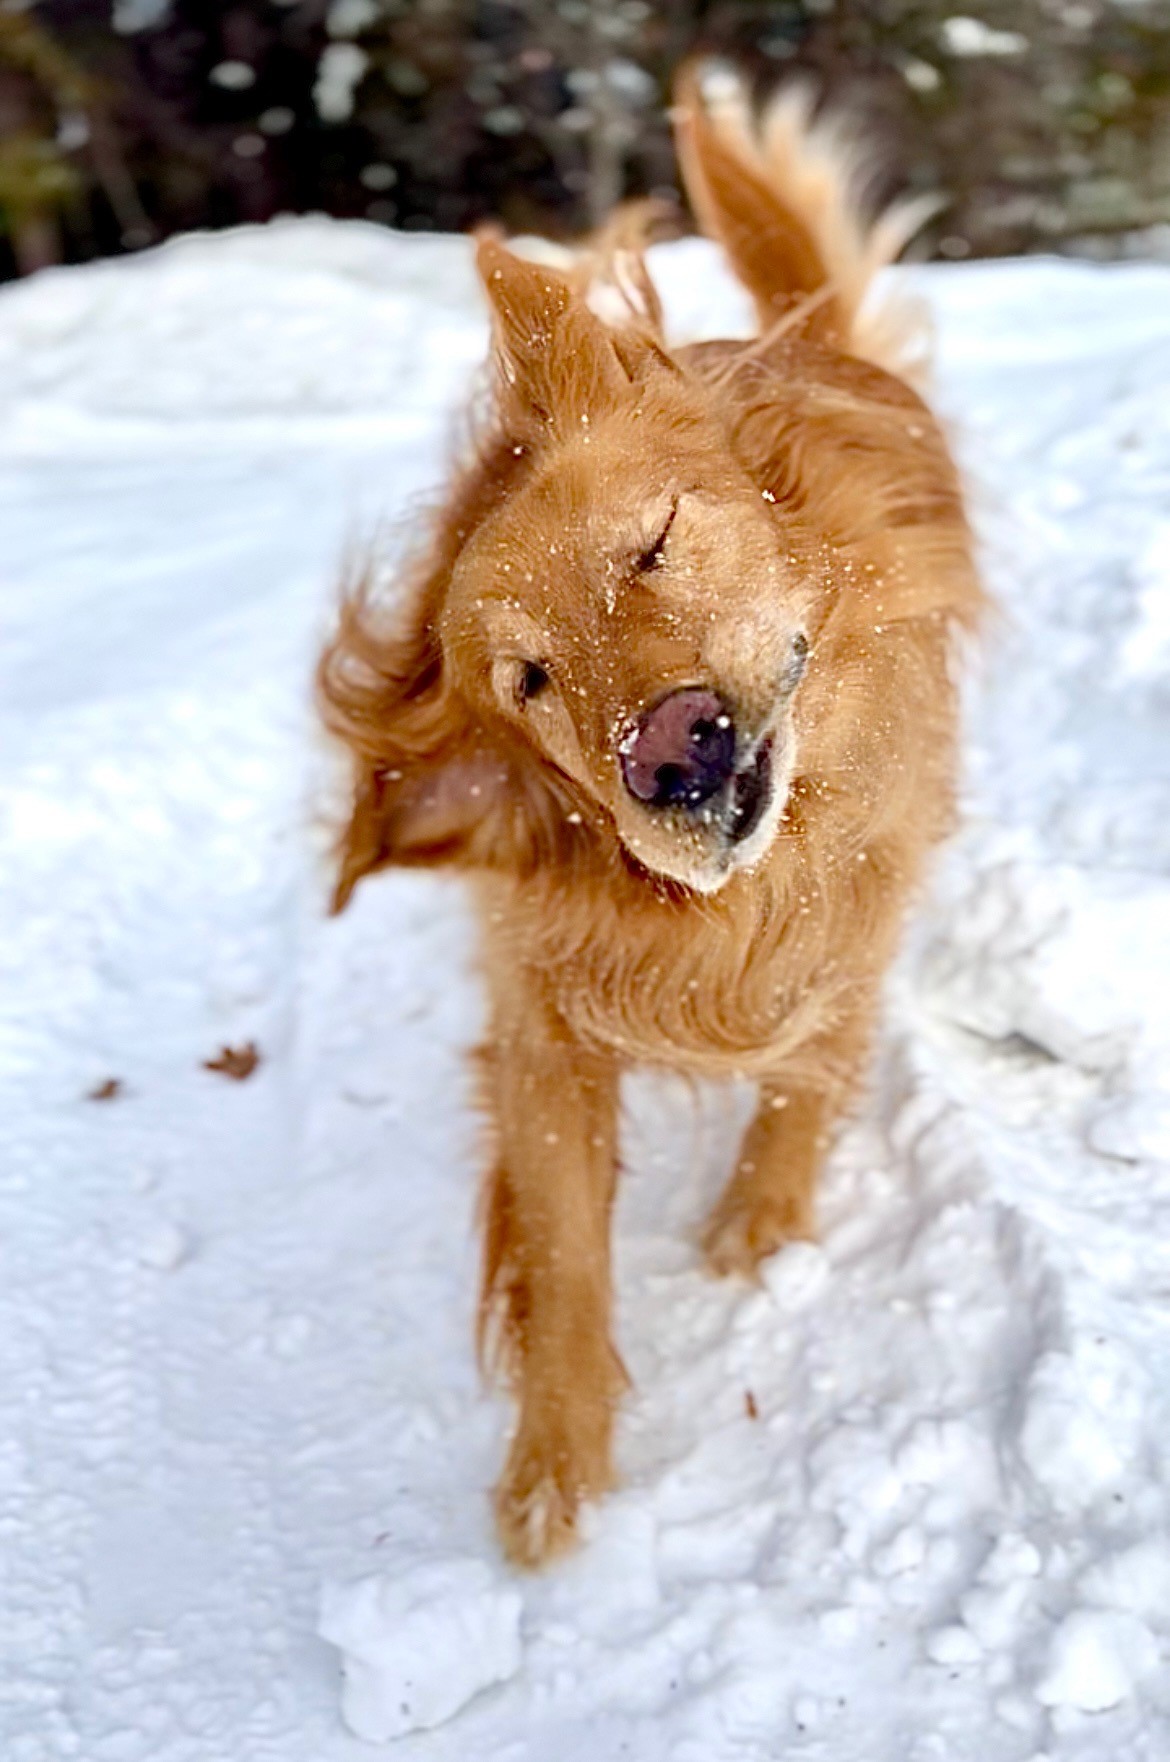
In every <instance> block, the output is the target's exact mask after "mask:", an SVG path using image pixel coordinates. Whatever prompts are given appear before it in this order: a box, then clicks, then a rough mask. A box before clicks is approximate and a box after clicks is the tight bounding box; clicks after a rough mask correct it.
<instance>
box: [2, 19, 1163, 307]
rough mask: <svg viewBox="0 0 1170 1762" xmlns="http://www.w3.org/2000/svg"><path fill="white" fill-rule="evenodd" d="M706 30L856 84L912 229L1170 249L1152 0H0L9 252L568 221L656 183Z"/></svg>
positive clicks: (778, 71)
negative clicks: (672, 91)
mask: <svg viewBox="0 0 1170 1762" xmlns="http://www.w3.org/2000/svg"><path fill="white" fill-rule="evenodd" d="M696 50H699V51H708V52H714V53H717V54H721V55H723V56H726V57H728V58H730V59H733V60H734V61H736V62H737V63H738V64H739V65H740V66H741V68H742V69H743V70H744V71H745V72H746V73H747V74H748V76H749V77H750V78H751V79H752V81H753V82H755V83H756V84H757V85H758V87H759V88H760V89H761V90H766V89H767V87H768V86H769V85H772V84H774V83H776V81H777V80H778V79H780V78H782V77H783V76H784V75H785V74H786V73H789V72H792V71H796V70H801V71H804V72H805V73H808V74H810V75H812V76H814V77H815V80H816V82H817V84H818V86H819V88H820V89H822V90H827V91H829V92H831V93H832V94H833V96H834V97H835V98H838V99H842V100H844V101H846V102H847V103H848V104H849V106H850V107H851V108H852V109H853V110H855V111H856V112H857V113H859V114H860V115H861V116H862V117H864V119H865V121H866V123H867V126H868V131H869V134H870V135H871V136H872V138H874V139H875V140H876V141H877V142H878V143H879V152H880V158H881V166H882V171H881V176H882V177H884V178H885V180H886V181H887V182H888V183H889V184H890V186H891V187H893V186H894V185H900V186H903V187H910V188H912V189H930V190H939V191H941V192H942V193H943V195H944V196H945V198H946V203H947V205H946V207H945V209H943V210H942V212H941V213H940V215H939V218H938V220H937V221H936V223H935V224H934V226H933V228H932V230H931V232H930V233H929V234H928V236H927V239H926V248H927V250H928V252H933V253H935V254H941V255H943V256H947V257H966V256H994V255H1002V254H1004V253H1011V252H1021V251H1046V250H1048V251H1050V250H1059V251H1065V252H1069V251H1073V252H1080V253H1085V254H1093V255H1098V256H1116V255H1125V254H1137V253H1141V254H1147V255H1159V256H1170V0H1145V3H1143V0H1128V3H1125V4H1120V3H1116V0H1115V3H1108V0H990V3H980V4H977V5H972V7H971V9H970V10H967V11H955V10H954V9H953V8H952V7H950V6H947V5H941V4H935V3H933V0H835V3H834V0H767V3H760V4H752V3H750V0H659V3H658V4H654V3H652V0H225V3H223V4H216V3H214V0H42V3H40V4H29V3H28V0H0V275H4V276H11V275H13V274H18V273H25V272H27V271H29V270H32V269H35V268H38V267H40V266H42V265H45V264H49V263H55V262H62V261H65V262H72V261H78V260H81V259H85V258H89V257H95V256H103V255H109V254H111V253H117V252H121V251H128V250H136V249H140V248H141V247H142V246H144V245H147V244H151V243H153V242H155V241H157V240H159V239H163V238H166V237H167V236H168V235H169V234H171V233H174V232H179V231H183V230H186V229H189V228H192V227H209V226H210V227H220V226H230V225H233V224H235V223H237V222H240V221H258V220H265V219H268V218H269V217H270V216H272V215H274V214H277V213H281V212H296V213H301V212H305V211H324V212H326V213H329V214H336V215H346V216H361V217H364V218H366V219H368V220H372V221H375V222H377V223H380V224H384V225H388V226H397V227H405V228H410V229H439V230H444V231H449V230H459V229H462V228H466V227H467V226H469V225H471V224H473V223H474V222H475V221H477V220H480V219H483V218H484V217H486V216H495V217H499V218H502V219H503V220H504V221H505V222H506V223H507V224H508V225H509V226H510V227H512V228H514V229H517V230H533V229H538V230H541V231H545V232H548V233H551V234H552V235H553V236H562V235H568V234H572V233H575V232H578V231H580V230H581V229H583V228H585V227H587V226H588V225H589V224H591V223H592V222H593V221H595V220H596V219H598V218H599V217H600V216H601V215H602V214H604V213H605V212H606V211H607V210H608V208H609V207H610V206H611V205H612V203H613V202H614V201H615V200H616V199H617V198H618V197H620V196H622V195H632V194H643V193H657V194H660V195H665V196H670V195H672V194H674V166H673V159H672V154H671V148H670V139H669V133H668V129H667V125H666V120H665V117H664V103H665V101H666V98H667V94H668V92H669V87H670V76H671V71H672V69H673V68H674V67H675V66H676V65H677V64H678V62H679V61H680V60H681V59H682V58H683V57H684V56H686V55H688V54H690V53H692V52H694V51H696Z"/></svg>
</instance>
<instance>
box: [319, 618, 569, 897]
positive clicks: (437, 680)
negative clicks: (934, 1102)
mask: <svg viewBox="0 0 1170 1762" xmlns="http://www.w3.org/2000/svg"><path fill="white" fill-rule="evenodd" d="M318 683H319V690H320V696H321V701H322V707H323V711H324V715H325V720H326V723H327V725H328V726H329V727H330V728H331V729H332V731H333V732H334V733H335V734H337V735H339V736H340V738H341V739H342V740H343V741H344V742H345V743H346V744H347V745H348V746H349V748H350V750H351V753H352V754H353V757H354V760H355V776H354V791H353V799H352V805H351V810H350V815H349V819H348V822H347V824H346V826H345V829H344V831H343V833H342V837H341V841H340V846H339V851H338V858H339V863H338V878H337V885H336V889H335V892H334V896H333V910H334V911H335V912H337V911H341V909H342V908H343V907H344V906H345V905H346V903H347V902H348V900H349V898H350V895H351V894H352V893H353V890H354V888H355V887H356V886H357V884H358V882H359V881H360V880H361V879H362V877H363V876H365V875H368V874H371V873H372V872H373V871H374V870H376V869H381V868H385V867H386V866H387V865H388V864H391V863H393V864H397V865H400V866H410V867H430V868H433V867H439V866H451V867H457V868H475V867H479V868H493V869H505V870H508V871H510V872H513V873H530V872H531V870H532V869H533V867H535V865H536V864H537V863H539V862H542V861H546V860H548V859H549V858H550V857H551V856H553V855H554V853H556V852H557V851H559V850H560V848H561V846H562V845H564V843H565V841H566V839H568V838H570V837H572V836H573V835H574V829H575V825H576V822H575V821H570V820H569V819H568V810H569V809H570V807H571V803H569V802H568V801H567V800H562V799H561V797H560V794H559V793H558V787H557V781H556V779H555V778H554V777H553V776H552V775H551V774H549V773H548V772H547V771H546V768H545V767H544V766H543V765H542V764H541V763H540V762H539V760H537V759H536V758H535V756H533V755H529V754H528V753H527V752H526V751H525V750H524V749H522V748H520V747H519V746H515V747H514V746H513V745H511V744H510V743H505V741H504V740H503V739H495V740H494V739H493V738H492V736H491V735H490V734H488V733H487V732H486V731H485V730H484V729H483V728H482V726H480V725H479V724H478V722H477V721H476V720H475V718H474V717H473V716H472V714H471V712H470V710H469V709H468V708H467V706H466V705H465V704H464V703H463V702H462V700H461V699H460V698H459V696H458V694H457V693H456V692H454V691H453V690H452V689H451V688H450V686H449V685H448V683H447V681H446V678H445V675H444V671H443V666H442V660H441V657H440V655H439V654H438V652H437V649H436V646H435V644H434V639H433V635H432V634H431V627H430V625H429V623H428V622H427V620H425V619H424V618H421V617H420V619H419V622H418V627H417V629H416V630H415V631H413V632H410V633H406V634H404V635H401V636H398V637H395V638H393V639H390V638H387V637H386V636H385V635H383V634H380V633H379V632H378V631H377V630H376V628H375V626H374V624H373V622H372V620H371V614H370V608H369V606H368V604H367V603H366V602H365V601H364V600H362V599H361V598H360V597H359V598H357V599H353V600H350V601H348V602H347V603H346V605H345V606H344V608H343V611H342V618H341V624H340V627H339V629H338V633H337V635H336V636H335V638H334V640H333V642H332V643H331V644H330V646H329V648H328V649H327V650H326V653H325V656H324V658H323V660H322V662H321V667H320V671H319V675H318Z"/></svg>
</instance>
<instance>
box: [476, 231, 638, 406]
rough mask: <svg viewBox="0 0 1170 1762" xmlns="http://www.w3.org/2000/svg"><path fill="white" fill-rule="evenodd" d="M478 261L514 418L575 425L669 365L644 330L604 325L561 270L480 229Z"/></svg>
mask: <svg viewBox="0 0 1170 1762" xmlns="http://www.w3.org/2000/svg"><path fill="white" fill-rule="evenodd" d="M476 263H477V267H478V269H479V273H480V277H481V279H482V281H483V285H484V289H485V291H486V293H487V296H488V299H489V300H490V302H491V305H492V312H493V317H494V352H495V360H496V367H497V372H498V379H499V392H498V396H499V400H500V403H501V404H502V405H504V406H506V407H507V410H508V413H509V414H510V415H512V417H513V418H514V419H515V418H519V419H521V420H523V419H524V418H525V417H527V418H528V419H529V420H532V419H533V418H535V420H536V422H537V423H538V424H539V425H540V426H546V427H547V426H551V427H553V428H557V429H560V430H561V431H562V432H564V433H570V432H573V431H574V430H575V429H577V428H579V427H580V426H581V425H582V424H583V423H584V422H586V421H588V420H591V419H593V418H595V417H597V416H600V415H603V414H604V413H605V412H606V411H607V410H612V409H613V408H614V407H615V406H616V405H617V404H618V402H619V401H620V400H622V399H623V398H626V397H628V396H629V393H630V387H631V383H633V384H637V383H638V382H639V381H640V380H642V379H644V378H645V377H646V375H647V374H648V373H649V372H651V371H653V370H654V369H655V367H658V366H663V365H665V366H667V367H669V366H671V365H672V364H671V363H670V362H669V358H668V357H667V356H666V355H665V353H664V351H663V350H662V348H661V347H660V346H659V345H658V344H657V343H656V342H655V341H654V340H653V339H652V338H650V337H649V336H648V335H644V334H642V333H641V332H639V331H637V330H635V329H632V328H629V329H623V330H614V329H611V328H610V327H609V326H608V325H606V324H603V323H602V322H601V320H600V318H598V317H597V316H596V314H595V313H593V312H591V311H590V309H589V307H588V306H587V304H586V303H585V300H584V299H583V298H582V296H581V294H580V293H579V292H578V291H577V290H576V289H575V288H574V287H573V285H572V283H571V282H570V281H569V280H568V279H567V278H566V277H565V276H563V275H560V274H558V273H557V271H556V270H554V269H549V268H547V267H546V266H545V265H544V264H542V263H529V262H527V261H526V260H525V259H523V258H520V257H517V256H515V255H514V254H513V252H511V251H509V250H507V249H506V248H505V247H504V246H503V245H501V244H500V242H499V240H498V239H496V238H495V237H493V236H491V235H489V234H482V235H481V236H480V238H479V242H478V248H477V252H476Z"/></svg>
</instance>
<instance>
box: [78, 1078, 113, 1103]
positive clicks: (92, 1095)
mask: <svg viewBox="0 0 1170 1762" xmlns="http://www.w3.org/2000/svg"><path fill="white" fill-rule="evenodd" d="M121 1093H122V1079H121V1077H107V1078H106V1080H105V1082H104V1083H99V1084H98V1085H97V1087H96V1088H95V1089H91V1090H90V1091H89V1094H88V1095H87V1096H86V1098H85V1099H86V1100H87V1101H117V1099H118V1097H119V1095H121Z"/></svg>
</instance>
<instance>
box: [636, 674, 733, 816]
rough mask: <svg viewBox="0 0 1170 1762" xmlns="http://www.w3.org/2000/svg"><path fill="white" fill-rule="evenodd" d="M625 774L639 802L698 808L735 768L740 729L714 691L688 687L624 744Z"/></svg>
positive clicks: (656, 708)
mask: <svg viewBox="0 0 1170 1762" xmlns="http://www.w3.org/2000/svg"><path fill="white" fill-rule="evenodd" d="M621 758H622V775H623V776H624V778H625V782H626V788H627V789H628V790H629V792H630V794H631V795H632V796H633V797H634V798H635V800H636V801H640V802H644V803H645V804H646V805H647V807H652V808H697V807H700V806H701V805H702V804H703V802H705V801H709V800H710V798H711V797H712V796H713V795H716V794H718V792H719V790H721V789H722V788H723V787H724V785H725V784H726V783H727V781H728V779H729V778H730V777H731V775H732V772H733V771H734V769H735V724H734V722H733V721H732V718H731V716H730V714H729V713H728V711H727V708H726V706H725V705H724V704H723V702H722V700H721V699H720V698H718V697H717V696H716V695H715V693H714V692H713V691H706V690H704V689H702V688H701V687H698V686H686V687H684V688H683V689H682V690H679V691H672V692H671V693H670V694H669V695H668V696H667V697H664V698H661V699H660V700H659V702H658V703H656V704H654V705H653V706H652V708H650V709H649V710H647V711H646V712H645V713H644V714H643V716H642V717H641V719H640V720H639V722H638V723H637V725H636V726H635V728H634V729H633V730H632V731H631V733H630V735H629V736H628V738H627V739H626V740H625V741H624V742H623V743H622V749H621Z"/></svg>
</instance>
